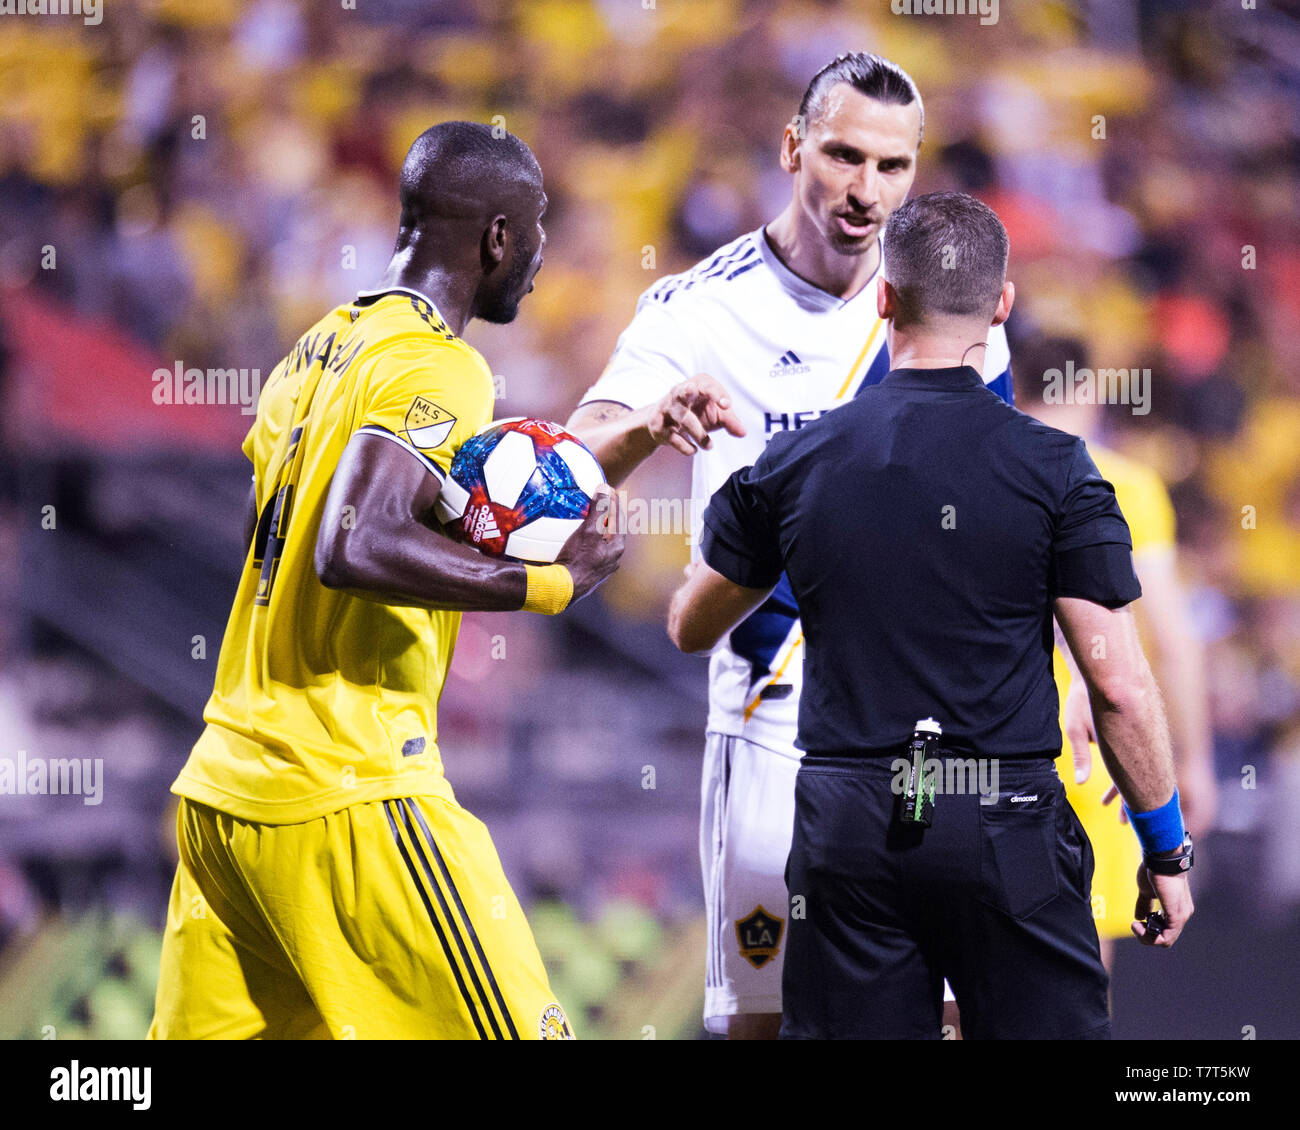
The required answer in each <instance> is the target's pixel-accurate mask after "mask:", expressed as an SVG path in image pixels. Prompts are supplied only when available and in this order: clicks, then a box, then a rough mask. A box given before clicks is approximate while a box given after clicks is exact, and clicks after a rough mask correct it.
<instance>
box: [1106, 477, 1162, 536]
mask: <svg viewBox="0 0 1300 1130" xmlns="http://www.w3.org/2000/svg"><path fill="white" fill-rule="evenodd" d="M1113 485H1114V487H1115V498H1116V500H1117V501H1118V502H1119V508H1120V510H1122V511H1123V512H1124V517H1125V518H1126V519H1127V520H1128V524H1129V531H1130V532H1131V533H1132V535H1133V552H1134V553H1141V552H1142V551H1143V550H1151V549H1170V548H1172V547H1173V545H1174V506H1173V503H1172V502H1171V501H1170V499H1169V492H1168V491H1167V490H1166V489H1165V484H1164V483H1163V482H1161V480H1160V476H1159V475H1157V474H1156V473H1155V472H1154V471H1152V470H1150V469H1149V468H1146V467H1134V468H1133V469H1132V473H1131V474H1127V475H1120V476H1116V478H1115V480H1114V484H1113Z"/></svg>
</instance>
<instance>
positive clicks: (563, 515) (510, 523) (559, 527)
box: [436, 419, 605, 565]
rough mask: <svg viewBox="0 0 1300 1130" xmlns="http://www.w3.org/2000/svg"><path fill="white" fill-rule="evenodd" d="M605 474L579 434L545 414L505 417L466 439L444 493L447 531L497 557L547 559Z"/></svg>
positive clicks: (441, 504)
mask: <svg viewBox="0 0 1300 1130" xmlns="http://www.w3.org/2000/svg"><path fill="white" fill-rule="evenodd" d="M604 481H605V473H604V472H603V471H602V470H601V469H600V464H599V463H598V462H596V457H595V456H594V455H592V453H591V452H590V451H589V450H588V449H587V446H586V445H585V444H584V443H583V442H582V440H580V439H578V437H577V436H574V435H571V434H570V433H569V432H566V431H565V430H564V428H563V427H561V426H560V425H559V424H553V423H550V422H549V421H547V420H533V419H516V420H500V421H497V422H494V423H492V424H489V425H488V426H487V427H486V428H484V429H483V431H481V432H479V433H478V435H476V436H473V437H471V438H470V439H468V440H466V441H465V443H464V444H463V445H462V446H461V449H460V450H459V451H458V452H456V457H455V458H454V459H453V460H452V461H451V473H450V474H449V475H448V476H447V478H446V481H445V482H444V483H443V485H442V493H441V494H440V495H439V496H438V502H437V508H436V509H437V516H438V520H439V521H440V522H441V523H442V524H443V525H444V526H446V527H447V530H448V532H449V533H450V534H451V535H452V536H453V537H455V538H457V539H458V540H459V541H463V542H465V543H467V544H469V545H472V546H474V547H475V548H476V549H479V550H482V551H483V552H484V553H487V554H491V555H492V556H493V557H511V558H514V559H515V560H517V561H529V562H533V563H535V564H542V565H545V564H549V563H551V562H552V561H554V560H555V558H556V557H557V556H558V555H559V552H560V550H561V548H562V547H563V546H564V543H565V542H566V541H568V540H569V536H570V535H571V534H572V533H573V531H574V530H576V529H577V528H578V527H579V526H580V525H582V520H583V518H585V517H586V516H587V510H588V508H589V507H590V506H591V498H592V495H593V494H594V493H595V490H596V488H597V487H598V486H600V484H601V483H603V482H604Z"/></svg>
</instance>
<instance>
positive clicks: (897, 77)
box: [799, 51, 925, 145]
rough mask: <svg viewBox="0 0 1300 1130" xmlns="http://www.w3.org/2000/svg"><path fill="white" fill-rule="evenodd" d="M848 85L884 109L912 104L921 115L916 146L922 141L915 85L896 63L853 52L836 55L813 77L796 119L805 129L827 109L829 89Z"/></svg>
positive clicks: (923, 110)
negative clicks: (798, 118)
mask: <svg viewBox="0 0 1300 1130" xmlns="http://www.w3.org/2000/svg"><path fill="white" fill-rule="evenodd" d="M842 82H847V83H848V84H849V85H850V86H851V87H853V89H854V90H856V91H857V92H858V93H859V94H865V95H866V96H867V97H868V98H874V99H875V100H876V101H877V102H883V103H885V105H887V106H910V105H911V104H912V103H913V102H915V103H916V104H917V106H918V108H919V109H920V111H921V132H920V135H919V136H918V137H917V139H916V143H917V145H920V144H921V141H922V139H923V138H924V137H925V106H924V105H923V104H922V103H921V92H920V91H919V90H917V89H916V83H914V82H913V81H912V76H911V75H909V74H908V73H907V72H906V71H905V70H903V68H902V67H900V66H899V65H898V64H897V63H892V62H890V61H889V60H888V59H882V58H881V57H880V56H879V55H872V54H869V53H868V52H866V51H853V52H851V53H849V54H847V55H838V56H836V57H835V58H834V59H832V60H831V61H830V62H829V63H827V64H826V66H824V67H822V69H821V70H820V71H818V72H817V73H816V74H815V75H813V77H812V81H811V82H810V83H809V84H808V89H807V90H805V91H804V93H803V99H802V100H801V101H800V103H799V117H800V118H802V119H803V123H804V128H805V129H807V127H809V126H811V125H812V123H813V122H814V121H816V120H817V119H818V118H819V117H820V116H821V114H822V112H823V110H824V109H825V108H826V95H827V94H829V93H830V90H831V87H833V86H837V85H838V84H839V83H842Z"/></svg>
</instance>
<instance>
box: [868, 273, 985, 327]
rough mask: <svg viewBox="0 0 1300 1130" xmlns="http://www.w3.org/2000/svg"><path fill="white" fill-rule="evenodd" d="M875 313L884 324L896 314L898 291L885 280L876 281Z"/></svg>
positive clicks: (890, 320)
mask: <svg viewBox="0 0 1300 1130" xmlns="http://www.w3.org/2000/svg"><path fill="white" fill-rule="evenodd" d="M998 309H999V310H1000V309H1001V306H999V307H998ZM1007 309H1008V310H1010V309H1011V307H1010V306H1008V307H1007ZM876 313H877V314H879V315H880V317H881V319H882V320H883V321H886V322H892V321H893V320H894V317H895V315H896V314H897V313H898V291H896V290H895V289H894V288H893V285H892V284H891V283H890V281H889V280H888V279H887V278H883V277H882V278H880V279H878V280H876ZM995 324H996V323H995Z"/></svg>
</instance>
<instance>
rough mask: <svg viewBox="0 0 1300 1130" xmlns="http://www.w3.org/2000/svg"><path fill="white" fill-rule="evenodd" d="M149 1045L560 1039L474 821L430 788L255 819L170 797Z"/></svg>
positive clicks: (526, 938) (554, 1006)
mask: <svg viewBox="0 0 1300 1130" xmlns="http://www.w3.org/2000/svg"><path fill="white" fill-rule="evenodd" d="M177 836H178V838H179V841H180V863H179V865H178V867H177V869H176V879H175V882H174V883H173V885H172V893H171V902H170V905H169V907H168V912H167V931H166V935H165V937H164V940H163V951H162V967H161V970H160V973H159V978H158V995H157V1002H156V1006H155V1011H154V1019H153V1024H152V1025H151V1026H150V1029H149V1037H150V1039H207V1038H217V1039H249V1038H264V1039H476V1038H477V1039H507V1040H514V1039H522V1040H528V1039H534V1040H535V1039H571V1038H572V1029H571V1028H570V1026H569V1022H568V1020H567V1018H566V1017H565V1014H564V1010H563V1009H562V1008H560V1006H559V1004H558V1003H557V1002H556V1000H555V998H554V997H553V996H552V995H551V990H550V986H549V985H548V983H547V979H546V971H545V969H544V968H543V967H542V959H541V957H540V956H539V954H538V952H537V945H536V943H535V942H534V941H533V935H532V931H531V930H529V928H528V923H527V921H526V920H525V918H524V913H523V909H522V908H521V907H520V905H519V902H518V900H517V899H516V898H515V896H514V892H513V891H511V889H510V884H509V883H508V882H507V880H506V877H505V874H504V872H503V871H502V869H501V862H500V860H499V859H498V857H497V853H496V849H495V848H494V847H493V845H492V840H491V837H490V836H489V835H488V830H487V828H486V827H485V826H484V825H483V823H482V822H481V821H480V820H478V819H476V818H475V817H474V816H471V815H470V814H469V813H468V812H466V811H465V810H464V809H463V808H461V807H460V806H459V805H457V804H455V803H454V802H452V801H449V800H445V799H443V798H441V797H416V798H413V799H411V798H408V799H403V800H387V801H375V802H373V803H369V804H358V805H355V806H353V807H351V808H345V809H343V810H341V811H339V812H335V813H331V814H330V815H328V816H325V817H322V818H321V819H319V820H311V821H308V822H306V823H303V824H280V825H273V824H254V823H249V822H248V821H244V820H239V819H236V818H235V817H233V816H230V815H227V814H226V813H223V812H218V811H216V810H215V809H212V808H208V807H207V806H205V805H202V804H197V803H195V802H194V801H190V800H186V799H182V800H181V802H180V807H179V810H178V812H177Z"/></svg>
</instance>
